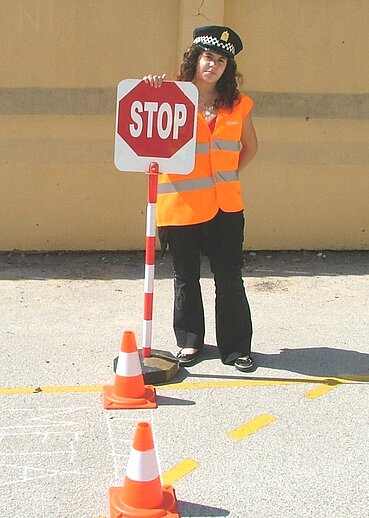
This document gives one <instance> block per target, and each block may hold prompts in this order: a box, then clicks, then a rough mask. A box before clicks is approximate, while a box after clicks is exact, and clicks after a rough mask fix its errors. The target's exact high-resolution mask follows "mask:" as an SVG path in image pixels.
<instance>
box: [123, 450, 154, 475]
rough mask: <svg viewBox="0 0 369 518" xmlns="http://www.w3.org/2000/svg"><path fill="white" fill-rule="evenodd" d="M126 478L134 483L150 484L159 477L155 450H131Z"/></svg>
mask: <svg viewBox="0 0 369 518" xmlns="http://www.w3.org/2000/svg"><path fill="white" fill-rule="evenodd" d="M126 476H127V477H128V478H129V479H130V480H135V481H136V482H150V481H151V480H155V479H156V478H157V477H158V476H159V469H158V463H157V460H156V454H155V450H154V449H152V450H147V451H137V450H135V449H134V448H132V449H131V453H130V456H129V459H128V463H127V469H126Z"/></svg>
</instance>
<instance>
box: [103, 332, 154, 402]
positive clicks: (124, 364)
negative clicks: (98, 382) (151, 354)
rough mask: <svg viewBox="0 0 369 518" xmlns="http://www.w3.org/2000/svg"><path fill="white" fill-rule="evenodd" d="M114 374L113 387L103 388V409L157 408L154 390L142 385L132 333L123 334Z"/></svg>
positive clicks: (142, 380) (134, 339)
mask: <svg viewBox="0 0 369 518" xmlns="http://www.w3.org/2000/svg"><path fill="white" fill-rule="evenodd" d="M115 374H116V375H115V381H114V386H111V385H105V386H104V390H103V406H104V408H105V409H107V410H111V409H119V408H156V407H157V403H156V393H155V388H154V387H153V386H152V385H145V384H144V379H143V375H142V369H141V364H140V359H139V357H138V351H137V345H136V338H135V335H134V333H133V332H132V331H125V332H124V333H123V338H122V344H121V348H120V353H119V357H118V364H117V369H116V373H115Z"/></svg>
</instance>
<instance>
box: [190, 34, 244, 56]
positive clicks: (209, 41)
mask: <svg viewBox="0 0 369 518" xmlns="http://www.w3.org/2000/svg"><path fill="white" fill-rule="evenodd" d="M193 42H194V43H195V44H198V43H203V44H204V45H213V46H216V47H219V48H220V49H223V50H226V51H227V52H230V53H231V54H233V56H234V55H235V54H236V49H235V46H234V45H233V44H232V43H227V42H226V41H220V40H218V38H215V37H214V36H198V37H197V38H195V39H194V40H193Z"/></svg>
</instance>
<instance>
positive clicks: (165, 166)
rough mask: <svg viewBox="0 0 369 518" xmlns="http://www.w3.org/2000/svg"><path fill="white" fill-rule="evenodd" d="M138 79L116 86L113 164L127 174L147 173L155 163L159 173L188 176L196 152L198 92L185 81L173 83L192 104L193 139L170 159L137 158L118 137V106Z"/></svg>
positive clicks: (126, 80)
mask: <svg viewBox="0 0 369 518" xmlns="http://www.w3.org/2000/svg"><path fill="white" fill-rule="evenodd" d="M140 82H141V80H140V79H124V80H123V81H121V82H120V83H119V85H118V92H117V105H116V116H115V150H114V163H115V166H116V168H117V169H118V170H119V171H127V172H128V171H129V172H140V173H142V172H147V171H148V169H149V165H150V162H156V163H157V164H158V165H159V172H160V173H173V174H189V173H191V172H192V171H193V169H194V167H195V151H196V132H197V103H198V90H197V88H196V86H195V85H194V84H192V83H189V82H186V81H175V83H176V85H177V86H178V87H179V88H180V89H181V90H182V91H183V93H184V94H185V95H186V96H187V97H188V98H189V99H190V101H191V102H192V103H193V104H194V107H195V113H194V127H193V138H192V139H191V140H189V141H188V142H187V144H185V145H184V146H183V147H182V148H181V149H179V150H178V151H177V153H175V154H174V155H173V156H172V157H170V158H162V157H142V156H138V155H137V154H136V153H135V152H134V151H133V149H132V148H131V147H130V146H129V145H128V144H127V143H126V142H125V141H124V140H123V139H122V137H121V136H120V135H118V106H119V101H120V100H121V99H122V97H125V96H126V95H128V93H129V92H130V91H131V90H132V89H133V88H134V87H135V86H136V85H138V84H139V83H140Z"/></svg>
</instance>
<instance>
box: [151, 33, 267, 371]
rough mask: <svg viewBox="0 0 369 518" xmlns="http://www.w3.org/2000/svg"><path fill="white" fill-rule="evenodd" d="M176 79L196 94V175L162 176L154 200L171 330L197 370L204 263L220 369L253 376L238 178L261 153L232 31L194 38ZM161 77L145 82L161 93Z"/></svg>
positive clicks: (182, 358)
mask: <svg viewBox="0 0 369 518" xmlns="http://www.w3.org/2000/svg"><path fill="white" fill-rule="evenodd" d="M193 36H194V40H193V44H192V46H191V47H190V48H189V49H188V50H187V51H186V52H185V54H184V57H183V61H182V64H181V67H180V70H179V73H178V75H177V77H176V79H177V80H179V81H192V83H193V84H194V85H195V86H196V87H197V89H198V91H199V106H198V120H197V145H196V162H195V169H194V171H193V172H192V173H191V174H189V175H178V174H176V175H171V174H161V175H160V176H159V186H158V200H157V224H158V229H159V231H158V232H159V238H160V241H161V242H162V244H163V243H164V247H165V248H166V246H167V245H168V246H169V251H170V253H171V255H172V258H173V266H174V317H173V327H174V332H175V336H176V339H177V345H178V346H179V348H180V351H179V352H178V354H177V358H178V360H179V363H180V364H181V365H183V366H190V365H193V364H194V363H195V362H196V360H197V359H198V354H199V352H200V351H201V348H202V347H203V345H204V336H205V322H204V309H203V303H202V296H201V287H200V255H201V253H204V254H206V255H207V256H208V258H209V261H210V267H211V270H212V272H213V275H214V281H215V289H216V299H215V312H216V338H217V346H218V349H219V352H220V357H221V361H222V362H223V363H224V364H227V365H234V366H235V367H236V369H238V370H240V371H243V372H246V371H249V370H250V369H252V368H253V366H254V364H253V359H252V356H251V337H252V322H251V315H250V308H249V304H248V301H247V297H246V293H245V289H244V285H243V280H242V273H241V269H242V265H243V256H242V244H243V236H244V215H243V202H242V195H241V188H240V181H239V171H240V170H241V169H244V168H245V167H246V166H247V165H248V164H249V163H250V161H251V160H252V159H253V157H254V156H255V154H256V151H257V138H256V134H255V130H254V127H253V123H252V120H251V109H252V106H253V102H252V100H251V99H250V98H249V97H246V96H244V95H242V94H241V93H240V92H239V90H238V80H239V79H240V77H241V76H240V74H239V73H238V72H237V65H236V62H235V60H234V56H235V55H236V54H238V52H240V51H241V50H242V48H243V45H242V41H241V39H240V38H239V36H238V35H237V34H236V33H235V32H234V31H233V30H232V29H230V28H229V27H220V26H206V27H199V28H197V29H195V31H194V34H193ZM164 77H165V76H164V75H159V76H155V75H148V76H145V77H144V78H143V79H144V81H145V82H146V83H148V84H150V85H151V86H153V87H160V86H161V84H162V82H163V79H164Z"/></svg>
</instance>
